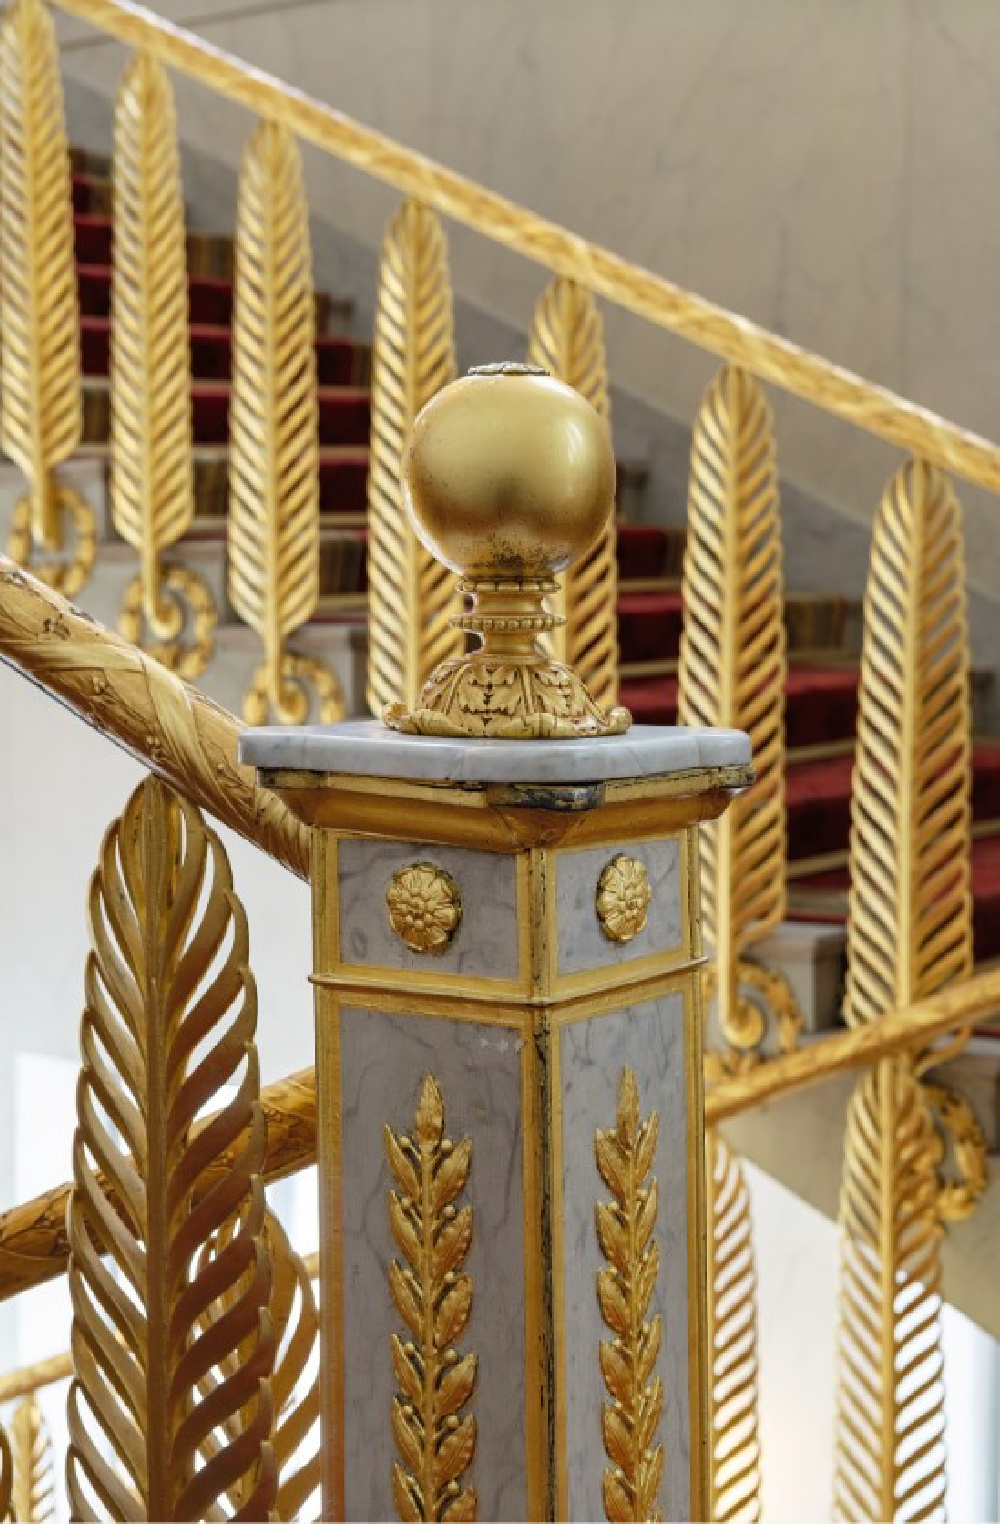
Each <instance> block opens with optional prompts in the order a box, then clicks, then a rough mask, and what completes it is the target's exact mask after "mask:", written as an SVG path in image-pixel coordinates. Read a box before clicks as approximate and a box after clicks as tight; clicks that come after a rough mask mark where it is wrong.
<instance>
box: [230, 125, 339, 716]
mask: <svg viewBox="0 0 1000 1524" xmlns="http://www.w3.org/2000/svg"><path fill="white" fill-rule="evenodd" d="M314 344H315V306H314V301H313V288H312V262H311V255H310V249H309V213H308V207H307V205H306V198H305V191H304V189H303V185H302V164H301V159H300V156H299V150H298V148H297V146H296V143H295V140H294V138H293V137H292V135H291V133H290V132H288V130H287V129H286V128H284V127H281V126H279V125H278V124H277V123H276V122H261V123H260V124H259V125H258V126H257V127H256V128H255V130H254V132H253V135H252V137H251V139H250V142H249V144H248V146H247V151H246V153H245V155H244V158H243V166H242V169H241V171H240V188H239V209H238V213H237V224H236V286H235V306H234V312H233V387H232V401H231V403H230V411H229V542H228V544H229V596H230V598H231V600H232V604H233V607H234V608H235V610H236V612H237V613H238V614H239V616H240V618H241V619H243V620H245V622H246V623H247V624H248V625H249V626H250V628H251V629H252V630H254V631H256V633H257V634H258V635H259V636H260V638H261V640H262V641H263V643H264V661H263V663H262V665H261V666H260V667H259V668H258V670H257V672H256V673H255V675H254V678H253V680H252V682H251V685H250V688H249V691H248V693H247V696H246V699H245V701H244V706H243V713H244V717H245V719H246V721H247V723H248V724H250V725H261V724H265V723H267V721H268V720H269V719H270V720H273V721H276V722H277V723H279V724H282V725H301V724H303V723H304V722H305V720H306V719H308V717H309V710H310V693H313V694H314V695H315V697H316V700H317V703H318V709H319V717H320V719H321V720H322V721H323V722H324V724H330V723H333V722H334V721H336V720H339V719H342V718H343V716H344V712H345V705H344V698H343V694H342V693H341V691H340V685H339V683H338V682H337V679H336V677H335V676H334V675H333V673H332V672H330V671H329V670H328V669H327V668H326V667H324V666H323V664H322V662H320V661H317V660H315V659H314V658H312V657H309V656H305V655H302V654H301V653H297V652H296V653H292V652H290V651H288V650H287V649H286V642H287V640H288V637H289V636H290V635H291V634H292V633H293V632H294V631H295V630H297V629H299V628H300V626H302V625H304V624H306V623H307V622H308V621H309V620H310V619H311V618H312V616H313V613H314V612H315V609H316V603H317V600H318V598H319V529H320V523H319V404H318V400H317V392H316V355H315V347H314Z"/></svg>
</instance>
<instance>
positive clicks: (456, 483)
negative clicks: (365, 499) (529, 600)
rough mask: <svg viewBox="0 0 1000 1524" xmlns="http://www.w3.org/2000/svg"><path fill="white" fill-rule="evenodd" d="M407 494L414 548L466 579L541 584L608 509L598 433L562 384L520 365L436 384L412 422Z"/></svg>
mask: <svg viewBox="0 0 1000 1524" xmlns="http://www.w3.org/2000/svg"><path fill="white" fill-rule="evenodd" d="M406 476H407V497H408V501H409V505H410V512H411V513H412V515H413V521H414V523H415V525H416V528H417V533H418V534H419V536H420V538H421V540H422V541H423V543H424V544H425V545H426V546H427V549H428V550H429V551H430V552H431V554H432V555H434V556H436V557H437V559H438V560H439V561H443V562H444V563H445V565H446V566H450V567H451V569H452V571H456V572H460V573H462V574H463V575H465V576H466V577H471V578H473V579H478V578H493V577H499V578H508V577H509V578H517V579H533V578H536V577H537V578H546V577H551V575H552V574H553V572H558V571H562V570H563V568H564V567H566V566H568V565H569V563H570V562H571V561H575V560H576V559H577V557H578V556H580V555H582V554H583V552H584V551H585V550H587V549H588V547H589V546H590V545H591V544H592V543H593V542H594V540H595V539H596V538H597V536H598V535H599V533H600V532H601V530H602V529H603V527H604V525H605V523H606V522H607V519H608V515H609V513H610V512H611V510H612V506H613V503H614V491H615V462H614V454H613V452H612V448H611V438H610V434H609V431H608V426H607V424H606V423H605V422H604V420H603V419H602V418H601V417H600V415H599V414H598V413H597V412H595V410H594V409H593V408H592V407H591V405H590V403H589V402H587V401H586V400H585V399H584V398H583V397H581V396H580V394H579V392H576V391H574V390H573V388H572V387H571V386H564V385H563V383H562V382H561V381H555V380H553V378H552V377H551V376H549V375H547V374H546V373H545V372H544V371H539V370H537V369H534V368H532V367H528V366H521V365H506V366H489V367H485V368H484V369H483V370H480V371H473V372H472V373H471V374H470V375H468V376H465V377H463V378H462V380H460V381H455V382H453V383H452V384H451V385H450V386H446V387H444V388H443V389H442V390H441V391H440V392H438V394H437V395H436V396H435V397H433V398H432V399H431V401H430V402H429V403H428V404H427V406H426V407H425V408H423V409H422V411H421V412H420V414H419V415H418V417H417V419H416V421H415V422H414V425H413V434H412V437H411V440H410V452H409V459H408V462H407V472H406Z"/></svg>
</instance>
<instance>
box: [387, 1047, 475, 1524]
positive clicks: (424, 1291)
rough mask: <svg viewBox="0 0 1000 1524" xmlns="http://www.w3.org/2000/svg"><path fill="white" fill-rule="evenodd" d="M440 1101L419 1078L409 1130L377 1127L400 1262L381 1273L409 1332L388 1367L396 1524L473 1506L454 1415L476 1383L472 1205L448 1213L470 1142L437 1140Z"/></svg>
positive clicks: (468, 1431)
mask: <svg viewBox="0 0 1000 1524" xmlns="http://www.w3.org/2000/svg"><path fill="white" fill-rule="evenodd" d="M444 1128H445V1116H444V1102H443V1100H442V1096H441V1090H440V1087H439V1086H438V1084H437V1081H436V1080H435V1079H434V1078H433V1077H432V1076H431V1075H427V1076H426V1077H425V1079H424V1082H423V1085H422V1086H421V1090H420V1099H419V1101H418V1102H417V1108H416V1112H415V1114H414V1118H413V1132H412V1133H409V1134H406V1133H394V1132H393V1131H392V1129H391V1128H390V1127H388V1126H387V1127H386V1128H385V1130H384V1133H385V1147H386V1154H387V1156H388V1160H389V1169H390V1171H391V1173H392V1178H393V1180H394V1181H395V1184H396V1189H395V1190H393V1191H390V1193H389V1225H390V1227H391V1229H392V1236H393V1238H394V1240H395V1242H396V1245H397V1247H398V1248H399V1251H400V1253H401V1254H402V1256H403V1261H402V1263H401V1262H400V1261H399V1260H393V1261H392V1263H391V1264H390V1266H389V1288H390V1291H391V1294H392V1300H393V1305H394V1306H395V1308H396V1311H397V1312H398V1313H399V1316H400V1317H401V1318H402V1320H403V1322H404V1323H405V1324H406V1326H407V1328H408V1329H409V1332H410V1337H409V1338H405V1337H404V1338H400V1336H399V1335H398V1334H395V1333H394V1334H392V1335H391V1338H390V1344H391V1354H392V1369H393V1373H394V1375H395V1377H396V1380H397V1381H398V1383H399V1386H400V1388H401V1392H400V1394H399V1395H397V1396H395V1397H393V1399H392V1432H393V1437H394V1439H395V1441H396V1448H397V1449H398V1451H399V1455H400V1459H399V1460H398V1461H394V1462H393V1466H392V1495H393V1499H394V1501H395V1504H396V1511H397V1513H398V1514H399V1517H400V1518H401V1519H404V1520H417V1519H446V1520H449V1521H454V1524H457V1521H458V1520H464V1519H474V1518H475V1517H476V1512H477V1508H478V1500H477V1497H476V1491H475V1488H474V1487H468V1486H465V1485H464V1484H463V1481H462V1478H463V1476H464V1474H465V1472H466V1471H467V1470H468V1468H469V1465H470V1464H471V1462H472V1457H473V1454H474V1452H475V1448H476V1420H475V1418H474V1417H473V1415H472V1414H470V1413H466V1414H464V1415H463V1413H462V1409H463V1407H464V1406H465V1405H466V1403H467V1402H468V1401H469V1399H470V1397H471V1396H472V1391H473V1387H474V1386H475V1381H476V1356H475V1355H473V1354H468V1355H461V1354H459V1352H458V1351H457V1350H456V1349H455V1347H454V1346H455V1343H456V1341H457V1340H458V1339H460V1338H461V1336H462V1334H463V1332H464V1331H465V1327H466V1325H467V1323H468V1321H469V1314H470V1312H471V1310H472V1280H471V1278H470V1277H469V1275H468V1274H467V1273H466V1272H465V1271H463V1270H462V1268H461V1267H462V1265H463V1264H464V1263H465V1260H466V1258H467V1256H468V1253H469V1248H470V1246H471V1244H472V1208H471V1206H468V1205H466V1206H456V1204H455V1203H456V1202H457V1199H458V1197H459V1196H460V1194H461V1193H462V1191H463V1190H464V1189H465V1187H466V1185H467V1184H468V1180H469V1171H470V1169H471V1167H472V1143H471V1141H470V1139H468V1138H463V1139H462V1141H461V1142H460V1143H453V1142H452V1140H451V1139H450V1138H447V1137H445V1131H444Z"/></svg>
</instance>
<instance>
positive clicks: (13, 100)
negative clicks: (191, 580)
mask: <svg viewBox="0 0 1000 1524" xmlns="http://www.w3.org/2000/svg"><path fill="white" fill-rule="evenodd" d="M0 71H2V74H3V81H4V87H3V91H2V92H0V263H2V266H3V272H4V278H3V282H2V285H0V331H2V333H3V344H2V346H0V399H2V405H0V444H2V447H3V453H4V454H5V455H6V456H8V457H9V458H10V459H11V460H13V461H14V462H15V464H16V465H18V466H19V467H20V468H21V470H22V471H23V472H24V474H25V476H26V477H27V479H28V482H29V484H30V485H29V489H28V492H27V494H26V496H25V497H24V498H23V499H22V500H21V502H20V503H19V504H18V506H17V508H16V509H15V512H14V518H13V522H12V526H11V540H10V553H11V555H13V556H14V557H15V559H16V560H19V561H21V562H22V563H23V564H25V565H28V564H30V565H32V567H33V569H34V570H35V571H36V572H37V574H38V575H39V576H40V577H42V578H43V579H44V580H45V581H47V582H49V583H50V584H51V585H52V586H53V587H56V588H58V589H59V590H60V591H61V592H65V593H67V594H68V595H70V596H72V595H73V594H74V593H76V592H78V591H79V590H80V588H81V587H83V585H84V583H85V582H86V580H87V577H88V576H89V574H90V570H91V567H92V565H93V560H94V546H95V541H96V530H95V521H94V513H93V509H92V508H91V507H90V505H89V504H88V503H86V502H85V501H84V500H83V498H82V497H80V496H79V494H78V493H76V492H74V491H72V489H71V488H68V487H65V486H63V485H62V484H60V483H59V482H58V481H57V479H56V476H55V468H56V467H57V466H59V465H61V464H62V463H63V462H64V461H65V460H67V459H68V457H69V456H70V455H72V453H73V451H74V450H75V449H76V447H77V445H78V444H79V443H80V439H81V436H82V431H83V404H82V392H81V384H80V372H81V366H80V314H79V301H78V297H77V281H76V263H75V256H74V247H73V200H72V182H71V170H70V162H69V153H68V151H67V147H66V126H65V120H64V113H63V98H62V84H61V81H60V77H59V57H58V51H57V46H56V35H55V24H54V21H53V18H52V16H51V14H50V12H49V9H48V7H47V6H46V5H45V4H44V3H43V0H15V3H14V4H12V5H9V6H8V7H7V9H6V11H5V13H4V18H3V24H2V26H0ZM67 518H69V520H70V523H71V526H72V535H67V532H66V531H67ZM39 550H42V551H48V552H52V553H55V554H52V555H50V557H49V558H48V559H46V560H37V561H36V560H35V557H36V555H37V552H38V551H39Z"/></svg>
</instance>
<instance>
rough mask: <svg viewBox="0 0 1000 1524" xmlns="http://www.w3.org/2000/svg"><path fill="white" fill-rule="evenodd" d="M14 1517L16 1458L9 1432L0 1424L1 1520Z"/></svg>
mask: <svg viewBox="0 0 1000 1524" xmlns="http://www.w3.org/2000/svg"><path fill="white" fill-rule="evenodd" d="M14 1517H15V1515H14V1458H13V1456H12V1455H11V1449H10V1440H9V1439H8V1438H7V1430H6V1429H5V1428H4V1426H3V1424H0V1519H2V1520H5V1521H6V1520H7V1519H13V1518H14Z"/></svg>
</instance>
